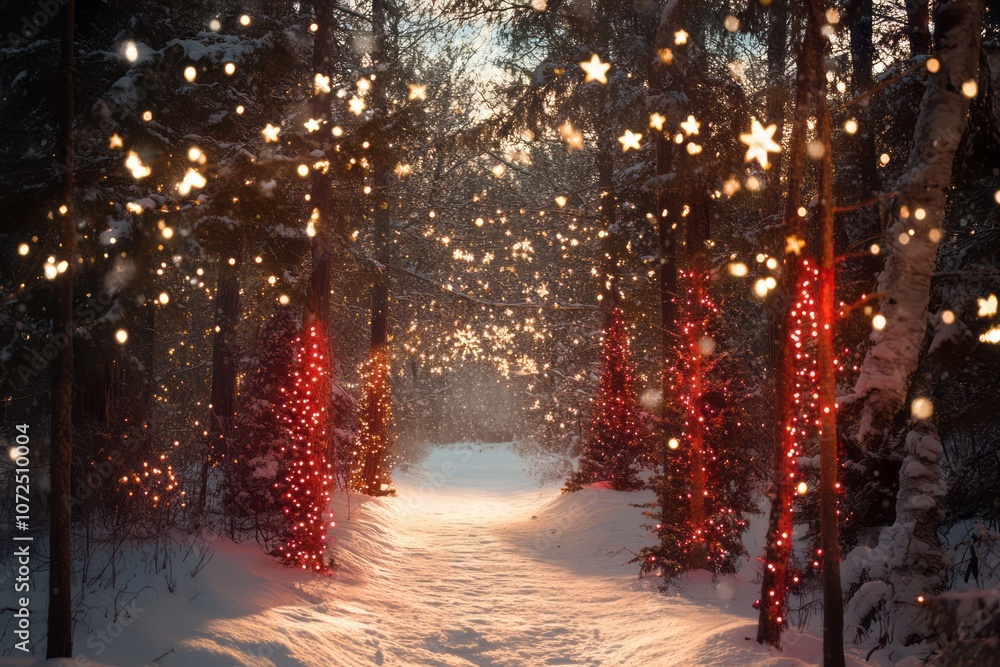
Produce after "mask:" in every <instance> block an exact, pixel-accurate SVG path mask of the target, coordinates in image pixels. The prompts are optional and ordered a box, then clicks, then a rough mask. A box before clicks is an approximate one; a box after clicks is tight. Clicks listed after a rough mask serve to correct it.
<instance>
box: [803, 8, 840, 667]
mask: <svg viewBox="0 0 1000 667" xmlns="http://www.w3.org/2000/svg"><path fill="white" fill-rule="evenodd" d="M810 4H811V7H810V9H811V11H812V12H814V13H817V14H818V13H819V12H821V11H822V10H821V8H820V6H819V4H820V3H819V2H816V0H813V2H811V3H810ZM818 18H819V17H818V16H817V17H816V19H818ZM824 69H825V68H824V67H823V66H822V60H820V63H819V65H818V70H817V74H818V76H817V77H816V80H817V87H818V88H819V90H817V91H816V125H817V128H818V137H817V138H818V140H819V141H820V142H822V145H823V157H822V159H821V161H820V174H819V205H818V207H817V217H818V218H819V222H820V225H819V226H820V262H819V309H818V314H819V317H818V318H817V322H816V323H817V325H818V327H819V340H818V348H819V349H818V366H819V368H818V371H819V378H818V383H819V447H820V466H819V467H820V483H819V504H820V547H821V548H822V549H823V555H822V562H823V569H822V579H823V666H824V667H843V665H844V594H843V590H842V588H841V584H840V521H839V517H838V514H837V495H838V494H837V489H838V484H837V472H838V470H839V464H838V462H837V355H836V352H835V351H834V347H833V332H834V327H835V326H836V324H837V311H836V252H835V250H834V243H833V205H834V203H833V143H832V141H831V135H832V127H831V121H830V110H829V109H828V108H827V104H826V94H825V87H826V86H825V82H826V76H825V72H824Z"/></svg>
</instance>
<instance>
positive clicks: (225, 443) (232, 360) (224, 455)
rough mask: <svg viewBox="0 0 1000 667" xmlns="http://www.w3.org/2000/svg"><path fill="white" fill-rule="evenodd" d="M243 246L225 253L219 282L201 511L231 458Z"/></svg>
mask: <svg viewBox="0 0 1000 667" xmlns="http://www.w3.org/2000/svg"><path fill="white" fill-rule="evenodd" d="M242 255H243V253H242V249H240V248H237V250H236V252H235V253H234V255H233V256H232V257H225V256H222V257H221V258H220V262H219V282H218V287H217V289H216V291H215V335H214V336H213V338H212V393H211V399H210V401H211V404H210V406H209V410H210V411H211V412H210V417H209V425H208V443H207V445H208V448H207V451H206V452H205V460H204V461H203V462H202V469H201V494H200V496H199V499H198V514H199V515H201V514H203V513H204V512H205V508H206V506H207V500H208V470H209V468H210V467H211V466H212V465H214V464H216V463H220V462H221V463H222V464H223V465H226V464H227V462H228V461H229V459H230V455H231V452H230V451H229V441H230V438H231V437H232V426H233V415H234V413H235V410H236V375H237V370H238V368H237V366H238V361H239V348H238V347H237V345H236V326H237V325H238V324H239V322H240V263H241V260H242Z"/></svg>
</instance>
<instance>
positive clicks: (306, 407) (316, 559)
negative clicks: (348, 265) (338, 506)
mask: <svg viewBox="0 0 1000 667" xmlns="http://www.w3.org/2000/svg"><path fill="white" fill-rule="evenodd" d="M296 346H297V347H298V350H299V351H298V355H297V358H296V364H295V370H294V371H293V372H292V383H291V391H285V390H284V389H283V390H282V391H283V393H285V394H286V402H285V413H284V414H285V416H284V421H285V425H286V428H287V429H288V434H289V440H290V442H289V445H288V446H287V447H283V448H282V450H281V451H282V454H284V455H285V463H286V470H287V475H286V478H285V480H284V487H283V491H284V493H283V496H282V501H283V502H282V504H283V506H284V507H283V509H284V513H285V535H284V540H283V548H282V553H283V556H284V560H285V562H286V563H288V564H290V565H295V566H296V567H301V568H302V569H303V570H313V571H314V572H318V573H322V574H325V573H327V572H329V566H328V565H327V563H326V558H325V554H326V531H327V528H328V527H333V525H334V523H333V521H332V518H333V517H332V513H331V512H330V511H329V506H330V487H331V485H332V481H333V472H332V467H331V465H330V462H329V460H328V458H327V432H328V421H329V414H328V410H327V406H328V404H329V399H330V368H329V360H328V358H327V344H326V340H325V338H324V336H323V334H322V333H321V332H320V331H319V330H318V329H317V327H316V326H310V327H309V328H308V330H307V331H306V332H305V333H304V335H303V336H300V337H299V338H298V339H297V340H296Z"/></svg>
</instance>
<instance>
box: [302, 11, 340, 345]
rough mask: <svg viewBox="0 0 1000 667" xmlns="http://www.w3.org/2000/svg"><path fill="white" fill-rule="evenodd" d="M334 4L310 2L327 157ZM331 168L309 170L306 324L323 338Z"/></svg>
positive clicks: (317, 114) (316, 102)
mask: <svg viewBox="0 0 1000 667" xmlns="http://www.w3.org/2000/svg"><path fill="white" fill-rule="evenodd" d="M334 4H335V3H334V0H314V2H313V8H314V12H315V14H316V16H315V21H316V26H317V28H316V33H315V35H314V42H313V63H312V64H313V73H314V75H315V77H316V79H317V80H315V81H314V82H313V97H312V117H313V118H314V119H316V120H318V121H319V122H320V124H321V125H322V130H321V132H320V135H321V136H322V137H324V140H323V142H324V143H323V145H324V148H325V149H327V154H328V155H329V154H330V153H331V152H332V146H330V145H329V141H330V139H329V137H330V136H332V135H331V134H330V119H331V113H330V102H331V100H330V93H329V92H326V91H328V90H330V88H329V85H331V84H329V78H330V77H331V76H332V69H333V59H334V55H335V53H334V52H335V44H334V18H333V11H334ZM320 77H327V83H328V85H327V86H325V87H324V86H322V85H320V80H319V78H320ZM331 168H332V167H327V168H324V169H313V170H312V177H311V178H312V180H311V197H310V201H311V203H312V206H313V213H312V221H313V225H314V229H315V232H316V234H315V236H313V240H312V273H311V274H310V276H309V305H308V309H307V311H306V318H305V319H306V324H307V325H308V324H310V323H316V324H317V325H318V326H319V329H320V331H322V332H323V336H324V337H325V336H327V335H328V332H329V324H330V279H331V275H332V273H331V266H330V262H331V256H330V253H331V237H332V233H333V230H332V226H333V216H334V211H333V207H334V198H333V177H332V174H331V172H330V169H331Z"/></svg>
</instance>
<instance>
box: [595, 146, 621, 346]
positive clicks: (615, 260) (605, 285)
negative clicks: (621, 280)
mask: <svg viewBox="0 0 1000 667" xmlns="http://www.w3.org/2000/svg"><path fill="white" fill-rule="evenodd" d="M599 143H600V145H599V146H598V153H597V188H598V191H599V192H598V197H599V200H600V204H599V209H600V210H599V214H600V218H601V228H602V230H603V231H604V234H605V236H604V242H603V243H601V255H602V256H601V279H602V281H603V282H602V283H601V299H602V302H603V304H604V320H605V324H607V323H608V322H610V318H611V312H612V311H613V310H614V309H615V308H616V307H617V306H618V301H619V285H618V265H619V263H620V261H621V255H622V246H623V244H624V240H623V238H622V234H621V232H620V230H619V229H618V226H617V224H616V219H617V215H616V214H617V209H618V194H617V192H616V191H615V158H614V155H615V153H614V151H615V148H616V147H615V145H614V144H615V139H614V137H613V136H612V132H611V131H610V130H609V129H608V128H604V129H603V130H602V132H601V136H600V139H599ZM605 328H607V326H605Z"/></svg>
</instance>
